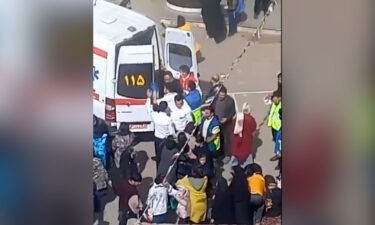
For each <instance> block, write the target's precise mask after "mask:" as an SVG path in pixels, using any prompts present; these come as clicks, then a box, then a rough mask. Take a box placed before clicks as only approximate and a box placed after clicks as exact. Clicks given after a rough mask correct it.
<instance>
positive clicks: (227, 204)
mask: <svg viewBox="0 0 375 225" xmlns="http://www.w3.org/2000/svg"><path fill="white" fill-rule="evenodd" d="M215 183H216V185H215V186H216V187H215V190H214V197H213V199H214V202H213V206H212V216H211V219H213V220H214V221H213V222H214V223H215V224H234V223H235V219H234V206H233V200H232V195H231V193H230V190H229V188H228V182H227V181H226V180H225V179H224V178H223V177H217V178H216V182H215Z"/></svg>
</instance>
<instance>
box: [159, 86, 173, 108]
mask: <svg viewBox="0 0 375 225" xmlns="http://www.w3.org/2000/svg"><path fill="white" fill-rule="evenodd" d="M176 95H177V93H176V92H173V91H172V86H171V84H169V83H167V84H165V87H164V96H163V97H162V98H160V99H158V100H157V102H158V103H160V102H162V101H165V102H167V103H168V107H169V108H171V107H173V105H174V97H175V96H176Z"/></svg>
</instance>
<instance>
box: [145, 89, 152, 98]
mask: <svg viewBox="0 0 375 225" xmlns="http://www.w3.org/2000/svg"><path fill="white" fill-rule="evenodd" d="M146 95H147V98H151V97H152V90H151V89H147V92H146Z"/></svg>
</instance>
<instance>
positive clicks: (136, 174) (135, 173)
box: [129, 171, 142, 182]
mask: <svg viewBox="0 0 375 225" xmlns="http://www.w3.org/2000/svg"><path fill="white" fill-rule="evenodd" d="M129 180H132V181H135V182H142V175H141V173H139V172H138V171H132V172H131V173H130V177H129Z"/></svg>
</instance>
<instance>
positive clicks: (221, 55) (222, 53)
mask: <svg viewBox="0 0 375 225" xmlns="http://www.w3.org/2000/svg"><path fill="white" fill-rule="evenodd" d="M110 1H112V2H113V1H117V3H119V2H121V1H118V0H110ZM247 2H248V1H246V3H247ZM251 2H253V0H252V1H251ZM280 6H281V5H280V4H279V5H277V6H276V8H278V7H280ZM165 7H166V6H165V0H136V1H135V0H133V1H132V8H133V10H135V11H137V12H139V13H142V14H144V15H146V16H148V17H150V18H151V19H153V20H154V21H156V22H159V21H160V20H161V19H163V18H165V17H166V16H165V13H166V9H165ZM249 7H250V6H249ZM274 12H276V11H274ZM279 15H280V14H279ZM274 16H277V14H275V15H274ZM279 19H280V20H281V18H279ZM267 23H268V20H267V22H266V24H267ZM159 28H161V26H160V27H159ZM193 35H194V38H195V40H196V41H197V42H200V43H201V45H202V49H201V51H202V55H203V57H204V58H205V60H204V61H202V62H201V63H199V65H198V71H199V73H200V74H201V77H200V85H201V87H202V89H203V90H204V89H207V87H208V81H209V79H210V77H211V76H212V75H214V74H217V73H227V72H229V66H230V65H231V63H232V61H233V59H234V58H235V57H237V56H238V55H239V54H240V53H241V51H242V49H243V47H244V46H245V44H246V42H247V40H248V39H249V38H250V36H251V33H248V32H239V33H237V34H235V35H234V36H232V37H230V38H227V39H226V40H224V41H223V42H221V43H220V44H216V43H215V42H213V41H212V40H209V39H206V32H205V29H203V28H200V27H193ZM280 71H281V35H280V34H278V35H277V34H276V35H275V34H272V35H268V34H263V35H262V38H261V39H260V41H258V42H257V43H256V44H255V45H254V46H252V47H250V48H249V49H248V50H247V52H246V54H245V55H244V56H243V57H242V59H241V60H240V62H239V63H238V65H237V66H236V67H235V69H234V71H233V72H232V73H231V74H230V77H229V79H228V80H226V81H225V82H224V84H225V86H226V87H227V88H228V92H230V95H231V96H232V97H233V98H234V100H235V102H236V105H237V110H241V107H242V104H243V103H244V102H248V103H249V104H250V106H251V109H252V114H253V116H254V117H255V119H256V121H257V123H258V125H260V124H262V122H264V121H265V117H266V116H267V112H268V110H269V106H266V105H265V104H264V103H263V98H264V96H265V95H266V94H267V93H270V92H272V91H273V90H276V88H277V85H276V84H277V79H276V75H277V74H278V73H279V72H280ZM273 148H274V143H273V141H272V135H271V130H270V128H269V127H267V126H266V124H263V125H261V126H260V127H259V134H258V135H257V136H256V137H255V139H254V146H253V151H254V152H256V156H255V159H254V161H255V162H256V163H259V164H260V165H261V166H262V168H263V173H264V174H265V175H266V174H270V175H273V176H277V175H278V171H276V170H275V167H276V162H271V161H269V159H270V158H271V157H272V156H273ZM135 150H136V151H137V152H139V154H138V155H139V158H138V159H136V160H137V161H139V162H140V163H141V167H142V176H143V178H144V179H143V182H142V184H141V185H140V187H139V190H140V193H141V199H142V200H143V201H144V200H145V199H146V197H147V192H148V188H149V185H150V184H151V183H152V180H153V178H154V177H155V175H156V165H155V162H154V161H152V160H151V157H152V156H154V146H153V142H150V141H144V142H141V143H139V144H138V145H137V146H136V147H135ZM229 173H230V164H227V165H224V172H223V176H224V177H225V178H227V177H229ZM108 198H109V199H108V203H107V204H106V205H105V209H104V221H105V223H103V224H111V225H112V224H118V221H117V215H118V210H117V207H118V198H117V197H108ZM128 224H134V220H130V221H129V222H128Z"/></svg>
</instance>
